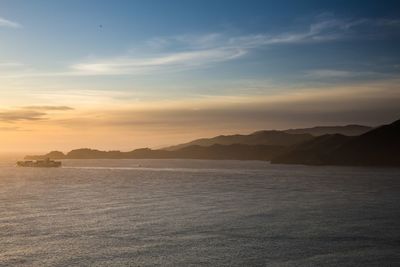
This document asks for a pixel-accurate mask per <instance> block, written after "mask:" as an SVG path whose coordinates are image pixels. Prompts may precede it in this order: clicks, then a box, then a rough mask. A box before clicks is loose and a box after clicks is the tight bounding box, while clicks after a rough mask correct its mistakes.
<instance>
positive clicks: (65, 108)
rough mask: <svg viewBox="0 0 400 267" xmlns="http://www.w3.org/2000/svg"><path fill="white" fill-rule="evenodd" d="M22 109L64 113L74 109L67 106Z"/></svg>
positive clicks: (27, 107)
mask: <svg viewBox="0 0 400 267" xmlns="http://www.w3.org/2000/svg"><path fill="white" fill-rule="evenodd" d="M23 108H24V109H29V110H43V111H66V110H74V108H71V107H68V106H26V107H23Z"/></svg>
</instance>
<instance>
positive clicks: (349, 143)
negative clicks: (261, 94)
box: [26, 120, 400, 166]
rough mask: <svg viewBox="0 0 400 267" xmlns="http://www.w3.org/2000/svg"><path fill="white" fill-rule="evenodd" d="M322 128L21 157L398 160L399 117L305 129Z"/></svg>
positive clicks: (373, 162) (394, 162) (384, 163)
mask: <svg viewBox="0 0 400 267" xmlns="http://www.w3.org/2000/svg"><path fill="white" fill-rule="evenodd" d="M360 127H361V128H360ZM363 127H365V126H354V125H350V126H344V127H342V128H340V129H342V130H343V129H346V131H347V134H349V133H353V134H354V133H355V132H354V130H355V129H356V128H358V129H359V130H361V129H365V128H363ZM322 128H323V130H324V131H334V128H335V127H315V128H309V129H296V130H290V131H297V132H300V131H309V133H298V134H291V133H287V132H282V131H259V132H255V133H252V134H249V135H228V136H217V137H214V138H208V139H198V140H194V141H192V142H189V143H185V144H181V145H177V146H172V147H169V148H167V149H159V150H152V149H149V148H141V149H136V150H133V151H129V152H121V151H100V150H95V149H89V148H82V149H75V150H72V151H70V152H68V153H67V154H64V153H62V152H60V151H52V152H50V153H48V154H45V155H36V156H27V157H26V159H43V158H51V159H167V158H181V159H235V160H266V161H271V162H272V163H278V164H306V165H354V166H400V120H398V121H395V122H393V123H392V124H388V125H384V126H381V127H377V128H374V129H372V130H370V131H368V132H366V133H363V134H361V135H358V136H346V135H343V134H337V133H335V134H326V135H321V136H317V137H313V136H312V135H311V134H310V132H313V134H318V133H322V130H321V129H322ZM310 129H311V130H310ZM338 129H339V128H338ZM349 129H350V130H349ZM335 131H336V130H335ZM342 132H343V131H342Z"/></svg>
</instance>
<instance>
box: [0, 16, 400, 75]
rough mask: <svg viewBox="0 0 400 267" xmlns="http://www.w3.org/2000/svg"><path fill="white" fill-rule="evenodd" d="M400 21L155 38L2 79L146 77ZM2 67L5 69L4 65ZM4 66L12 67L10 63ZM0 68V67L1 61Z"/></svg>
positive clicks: (384, 30)
mask: <svg viewBox="0 0 400 267" xmlns="http://www.w3.org/2000/svg"><path fill="white" fill-rule="evenodd" d="M399 27H400V20H395V19H392V20H389V19H365V18H360V19H348V18H338V17H335V16H334V15H332V14H329V13H324V14H320V15H319V16H317V17H315V18H314V20H313V21H312V22H311V23H310V24H308V25H304V26H303V27H301V26H292V29H293V28H296V30H291V31H284V32H281V33H274V34H268V33H259V34H250V35H232V34H230V33H226V32H225V33H206V34H200V35H193V34H189V35H177V36H170V37H156V38H152V39H150V40H148V41H146V42H145V43H144V47H145V48H143V45H142V46H139V47H141V48H142V49H140V48H136V49H134V50H132V51H128V52H126V53H125V54H124V55H119V56H116V57H110V58H101V57H98V58H96V57H91V58H89V59H83V60H80V61H78V62H76V63H74V64H71V65H69V66H67V68H65V69H64V70H60V71H49V72H35V71H32V70H31V69H27V70H25V71H23V70H22V71H19V72H18V73H14V74H10V73H7V74H6V75H3V77H11V78H16V77H26V76H30V77H43V76H97V75H98V76H104V75H145V74H152V73H156V72H157V73H159V72H171V71H184V70H190V69H195V68H204V67H209V66H212V65H214V64H217V63H222V62H227V61H232V60H236V59H239V58H242V57H244V56H246V55H247V54H250V53H251V52H253V51H255V50H257V49H260V48H265V47H269V46H277V45H296V44H312V43H321V42H333V41H339V40H344V39H351V38H366V39H370V38H375V37H376V38H382V37H383V36H387V35H391V34H394V33H396V32H397V31H396V30H399ZM394 28H395V29H396V30H394ZM3 67H7V64H5V65H4V66H3ZM8 67H12V66H11V65H10V66H8ZM0 68H1V63H0ZM316 74H319V76H331V77H332V76H338V75H339V76H346V75H347V74H346V73H344V72H330V73H328V72H320V73H316Z"/></svg>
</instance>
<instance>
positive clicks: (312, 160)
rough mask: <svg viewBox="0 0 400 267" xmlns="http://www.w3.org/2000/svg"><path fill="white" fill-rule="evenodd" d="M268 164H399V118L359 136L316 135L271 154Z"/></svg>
mask: <svg viewBox="0 0 400 267" xmlns="http://www.w3.org/2000/svg"><path fill="white" fill-rule="evenodd" d="M272 163H289V164H310V165H353V166H400V120H397V121H395V122H393V123H391V124H388V125H383V126H381V127H378V128H375V129H373V130H371V131H369V132H367V133H364V134H362V135H360V136H354V137H345V136H338V135H326V136H320V137H317V138H315V139H313V140H310V141H308V142H305V143H302V144H299V145H297V146H295V147H293V148H292V149H290V150H289V151H287V152H285V153H283V154H281V155H279V156H277V157H275V158H274V159H273V160H272Z"/></svg>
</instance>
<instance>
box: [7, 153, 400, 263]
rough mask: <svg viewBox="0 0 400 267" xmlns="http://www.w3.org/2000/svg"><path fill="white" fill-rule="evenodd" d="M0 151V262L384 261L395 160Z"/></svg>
mask: <svg viewBox="0 0 400 267" xmlns="http://www.w3.org/2000/svg"><path fill="white" fill-rule="evenodd" d="M63 166H64V167H63V168H55V169H46V168H43V169H42V168H17V167H14V161H13V160H10V159H3V160H1V161H0V244H1V245H0V266H8V265H18V266H76V265H79V266H198V265H203V266H395V265H399V264H400V226H399V225H400V224H399V221H400V169H390V168H387V169H385V168H350V167H307V166H291V165H270V164H268V163H266V162H258V161H247V162H244V161H207V160H66V161H64V162H63Z"/></svg>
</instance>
